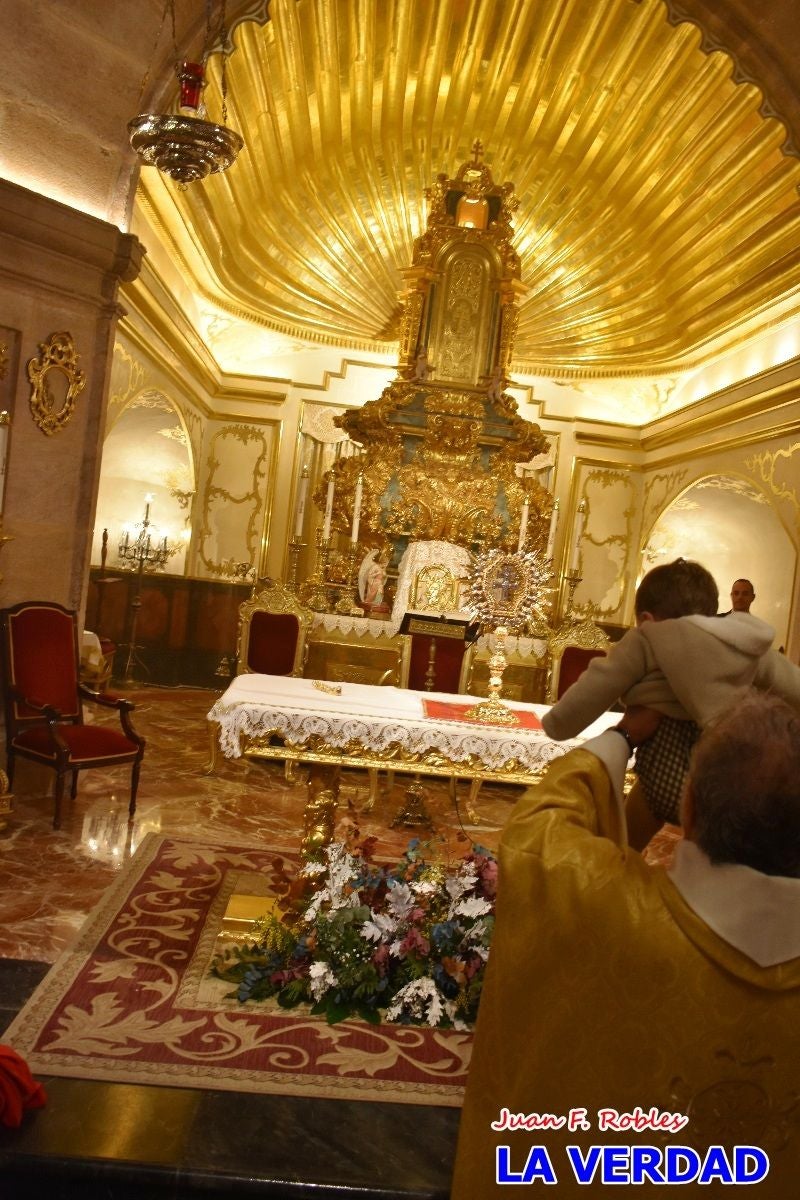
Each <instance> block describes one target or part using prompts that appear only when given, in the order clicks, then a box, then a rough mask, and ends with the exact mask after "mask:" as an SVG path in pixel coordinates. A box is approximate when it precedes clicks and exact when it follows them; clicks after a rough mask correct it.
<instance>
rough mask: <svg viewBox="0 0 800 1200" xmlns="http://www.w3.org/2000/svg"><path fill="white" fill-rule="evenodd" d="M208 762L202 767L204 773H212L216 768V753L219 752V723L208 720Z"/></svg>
mask: <svg viewBox="0 0 800 1200" xmlns="http://www.w3.org/2000/svg"><path fill="white" fill-rule="evenodd" d="M208 750H209V754H208V762H207V763H206V765H205V766H204V767H203V774H204V775H213V774H214V772H215V771H216V769H217V755H218V754H219V725H218V724H217V722H216V721H209V722H208Z"/></svg>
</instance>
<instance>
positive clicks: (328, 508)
mask: <svg viewBox="0 0 800 1200" xmlns="http://www.w3.org/2000/svg"><path fill="white" fill-rule="evenodd" d="M334 487H335V484H334V478H333V468H331V477H330V479H329V480H328V494H327V496H326V497H325V520H324V522H323V524H322V540H323V542H327V541H328V539H329V538H330V536H331V520H332V518H333V492H334Z"/></svg>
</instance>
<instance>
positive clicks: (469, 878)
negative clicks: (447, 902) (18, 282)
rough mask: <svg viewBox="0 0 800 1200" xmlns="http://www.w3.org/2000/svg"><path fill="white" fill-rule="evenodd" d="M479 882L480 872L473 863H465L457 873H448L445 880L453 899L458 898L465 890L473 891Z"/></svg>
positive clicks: (448, 892)
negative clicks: (478, 872)
mask: <svg viewBox="0 0 800 1200" xmlns="http://www.w3.org/2000/svg"><path fill="white" fill-rule="evenodd" d="M477 882H478V874H477V871H476V870H475V867H474V866H473V864H472V863H465V864H464V866H463V867H461V868H460V870H459V871H458V872H457V874H455V875H448V876H447V878H446V879H445V881H444V886H445V887H446V888H447V894H448V896H449V897H450V898H451V900H458V898H459V897H460V896H463V895H464V893H465V892H471V891H472V890H473V889H474V887H475V885H476V884H477Z"/></svg>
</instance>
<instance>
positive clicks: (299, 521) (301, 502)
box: [294, 463, 308, 542]
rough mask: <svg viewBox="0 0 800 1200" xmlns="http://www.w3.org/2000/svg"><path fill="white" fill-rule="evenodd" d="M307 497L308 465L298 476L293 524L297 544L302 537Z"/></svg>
mask: <svg viewBox="0 0 800 1200" xmlns="http://www.w3.org/2000/svg"><path fill="white" fill-rule="evenodd" d="M307 495H308V464H307V463H306V465H305V466H304V467H303V472H302V474H301V476H300V495H299V496H298V498H297V516H296V518H295V522H294V540H295V541H296V542H299V541H300V540H301V539H302V537H303V519H304V517H305V515H306V496H307Z"/></svg>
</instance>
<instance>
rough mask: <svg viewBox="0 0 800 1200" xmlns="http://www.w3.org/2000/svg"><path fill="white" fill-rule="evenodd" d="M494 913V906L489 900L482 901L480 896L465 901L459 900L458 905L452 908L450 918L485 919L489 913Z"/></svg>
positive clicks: (469, 897)
mask: <svg viewBox="0 0 800 1200" xmlns="http://www.w3.org/2000/svg"><path fill="white" fill-rule="evenodd" d="M491 911H492V906H491V904H490V903H489V901H488V900H482V899H481V898H480V896H467V897H466V898H465V899H463V900H459V902H458V904H454V905H452V906H451V908H450V912H449V913H448V914H447V915H448V917H450V918H452V917H485V916H486V914H487V913H490V912H491Z"/></svg>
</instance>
